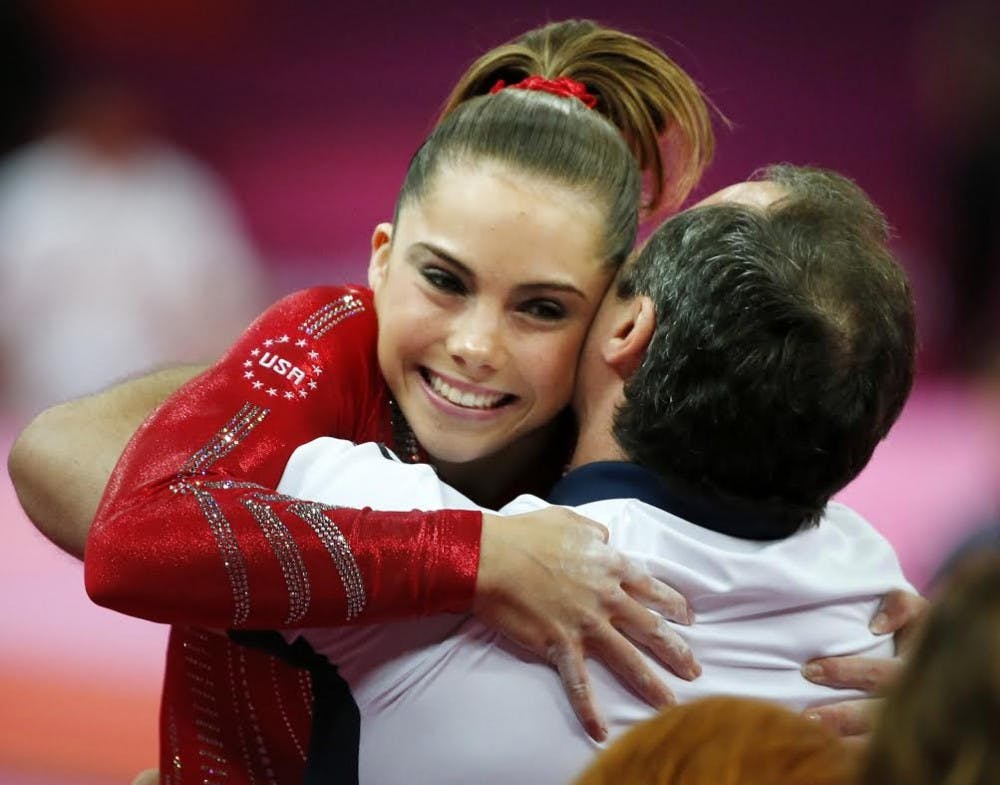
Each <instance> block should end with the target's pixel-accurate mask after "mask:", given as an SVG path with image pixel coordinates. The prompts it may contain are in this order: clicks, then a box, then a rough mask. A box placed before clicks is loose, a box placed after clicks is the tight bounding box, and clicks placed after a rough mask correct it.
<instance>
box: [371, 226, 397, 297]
mask: <svg viewBox="0 0 1000 785" xmlns="http://www.w3.org/2000/svg"><path fill="white" fill-rule="evenodd" d="M391 251H392V224H391V223H380V224H379V225H378V226H376V227H375V231H374V232H372V254H371V257H370V258H369V260H368V286H369V287H370V288H371V289H372V290H373V291H377V290H378V288H379V287H380V286H381V285H382V282H383V281H384V280H385V275H386V270H387V269H388V267H389V253H390V252H391Z"/></svg>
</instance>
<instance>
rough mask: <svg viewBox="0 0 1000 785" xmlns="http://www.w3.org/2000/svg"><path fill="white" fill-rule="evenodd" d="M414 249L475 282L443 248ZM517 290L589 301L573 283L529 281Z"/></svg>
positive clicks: (419, 245)
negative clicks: (560, 293) (434, 257)
mask: <svg viewBox="0 0 1000 785" xmlns="http://www.w3.org/2000/svg"><path fill="white" fill-rule="evenodd" d="M414 248H419V249H423V250H425V251H427V252H428V253H431V254H433V255H434V256H436V257H437V258H438V259H441V260H442V261H445V262H448V263H449V264H452V265H454V266H455V267H457V268H458V270H459V272H461V273H462V274H464V275H466V276H467V277H469V278H471V279H473V280H475V278H476V274H475V272H473V271H472V270H471V269H470V268H469V267H468V266H467V265H466V264H465V263H463V262H461V261H459V260H458V259H456V258H455V257H454V256H452V255H451V254H450V253H448V252H447V251H445V250H444V249H443V248H439V247H438V246H436V245H434V244H432V243H425V242H419V243H414ZM515 289H516V290H517V292H518V293H524V294H531V293H533V292H552V291H557V292H562V293H564V294H569V295H572V296H574V297H579V298H580V299H581V300H583V301H585V302H586V300H587V295H586V294H584V293H583V292H582V291H580V290H579V289H578V288H577V287H575V286H574V285H573V284H571V283H564V282H562V281H529V282H527V283H522V284H518V285H517V286H516V287H515Z"/></svg>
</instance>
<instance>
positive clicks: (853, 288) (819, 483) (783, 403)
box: [613, 166, 915, 532]
mask: <svg viewBox="0 0 1000 785" xmlns="http://www.w3.org/2000/svg"><path fill="white" fill-rule="evenodd" d="M760 178H761V180H762V181H764V183H765V184H764V185H759V186H744V189H749V190H747V191H746V193H743V194H740V195H737V196H738V198H739V199H740V203H734V202H731V201H729V202H716V203H706V204H703V205H700V206H697V207H695V208H692V209H691V210H688V211H686V212H684V213H681V214H679V215H677V216H675V217H673V218H672V219H670V220H669V221H667V222H665V223H664V224H663V225H662V226H661V227H660V228H659V229H658V230H657V231H656V232H655V233H654V234H653V236H652V237H651V238H650V239H649V241H648V242H647V243H646V245H645V246H644V247H643V249H642V250H641V251H640V252H639V254H638V255H637V257H636V258H635V260H634V261H633V262H632V263H631V264H629V265H628V267H627V268H626V269H625V270H623V272H622V274H621V276H620V278H619V281H618V288H617V294H618V297H619V302H620V303H622V304H623V305H628V304H629V303H633V304H634V303H636V302H642V301H646V300H645V298H649V299H648V301H646V302H649V301H651V303H652V309H653V311H654V312H655V315H656V319H655V324H654V325H653V327H652V328H651V336H650V338H649V342H648V346H647V348H646V353H645V356H644V358H643V359H642V362H641V364H639V365H638V367H635V368H634V371H633V370H632V369H629V371H630V375H628V378H627V380H626V381H625V384H624V402H623V403H622V404H621V405H620V406H619V408H618V411H617V414H616V416H615V420H614V428H613V430H614V436H615V438H616V440H617V442H618V443H619V445H620V446H621V447H622V448H623V450H624V451H625V453H626V455H627V456H628V457H629V458H630V459H631V460H634V461H636V462H638V463H640V464H643V465H646V466H648V467H649V468H651V469H653V470H655V471H657V472H659V473H660V474H661V475H663V476H664V477H666V478H668V479H672V480H675V481H677V482H679V483H681V484H683V485H686V486H688V487H689V488H691V489H692V490H695V491H698V492H700V493H704V494H707V495H709V496H715V497H719V498H722V499H727V500H732V501H736V502H739V503H742V504H744V505H747V506H748V508H749V509H751V510H753V511H755V512H759V513H761V514H765V515H768V516H769V517H771V518H773V519H777V520H780V521H782V522H783V523H784V524H787V530H788V531H789V532H791V531H794V530H795V529H797V528H799V527H800V526H801V525H803V524H805V523H809V522H813V521H815V520H816V519H817V518H818V517H819V515H820V514H821V513H822V510H823V508H824V507H825V505H826V502H827V501H828V500H829V498H830V496H831V495H832V494H833V493H834V492H836V491H837V490H839V489H840V488H842V487H843V486H844V485H845V484H846V483H847V482H849V481H850V480H851V479H852V478H853V477H855V476H856V475H857V474H858V472H860V471H861V469H862V468H863V467H864V466H865V464H866V463H867V462H868V460H869V458H870V457H871V454H872V451H873V450H874V448H875V446H876V444H877V443H878V442H879V441H880V440H881V439H882V438H883V437H884V436H885V435H886V434H887V433H888V431H889V428H890V427H891V425H892V424H893V423H894V422H895V420H896V418H897V417H898V416H899V413H900V411H901V410H902V407H903V403H904V402H905V400H906V397H907V395H908V393H909V390H910V387H911V384H912V380H913V361H914V345H915V335H914V316H913V304H912V298H911V294H910V289H909V286H908V283H907V280H906V276H905V274H904V273H903V271H902V270H901V269H900V267H899V266H898V265H897V264H896V262H895V261H894V259H893V257H892V256H891V254H890V253H889V252H888V250H887V248H886V239H887V231H886V227H885V222H884V219H883V217H882V215H881V213H880V212H879V211H878V209H877V208H876V207H875V206H874V205H873V204H872V203H871V202H870V201H869V200H868V199H867V197H866V196H865V195H864V194H863V193H862V192H861V191H860V189H858V188H857V187H856V186H855V185H854V184H853V183H851V182H850V181H848V180H846V179H844V178H843V177H840V176H839V175H836V174H833V173H831V172H825V171H819V170H814V169H803V168H798V167H790V166H778V167H772V168H770V169H767V170H765V171H764V172H762V173H761V175H760ZM775 185H776V186H778V187H777V188H776V187H775ZM706 201H707V202H711V201H712V200H706Z"/></svg>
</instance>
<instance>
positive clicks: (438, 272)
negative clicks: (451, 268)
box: [420, 267, 465, 294]
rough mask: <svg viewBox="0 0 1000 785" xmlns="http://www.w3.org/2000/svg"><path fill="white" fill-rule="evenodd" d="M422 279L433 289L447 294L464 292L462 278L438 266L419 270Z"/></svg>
mask: <svg viewBox="0 0 1000 785" xmlns="http://www.w3.org/2000/svg"><path fill="white" fill-rule="evenodd" d="M420 272H421V274H422V275H423V276H424V279H425V280H426V281H427V282H428V283H429V284H430V285H431V286H433V287H434V288H435V289H438V290H439V291H442V292H447V293H449V294H465V284H463V283H462V280H461V279H460V278H459V277H458V276H456V275H453V274H452V273H449V272H448V271H447V270H442V269H441V268H440V267H425V268H423V270H421V271H420Z"/></svg>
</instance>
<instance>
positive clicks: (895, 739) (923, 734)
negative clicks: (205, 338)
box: [861, 550, 1000, 785]
mask: <svg viewBox="0 0 1000 785" xmlns="http://www.w3.org/2000/svg"><path fill="white" fill-rule="evenodd" d="M998 742H1000V553H998V552H997V551H995V550H990V551H986V552H984V553H982V554H968V555H966V556H965V557H964V558H963V560H962V561H961V562H960V563H957V564H956V565H955V566H954V567H953V569H952V571H951V572H950V573H949V576H948V578H947V579H945V581H944V582H943V583H942V585H941V591H940V593H939V594H938V595H937V598H936V599H935V600H934V602H933V604H932V606H931V611H930V615H929V616H928V618H927V621H926V623H925V626H924V628H923V630H922V631H921V633H920V636H919V639H918V640H917V641H916V642H915V644H914V646H913V648H912V650H911V651H910V653H909V657H908V660H907V661H906V664H905V665H904V667H903V671H902V673H901V674H900V677H899V679H898V681H897V682H896V684H895V685H894V686H893V688H892V690H891V691H890V693H889V695H888V698H887V699H886V702H885V706H884V708H883V710H882V713H881V716H880V717H879V719H878V722H877V724H876V726H875V731H874V733H873V734H872V741H871V744H870V745H869V747H868V752H867V755H866V758H865V761H864V763H863V765H862V776H861V783H862V785H993V784H994V783H997V782H1000V743H998Z"/></svg>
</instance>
